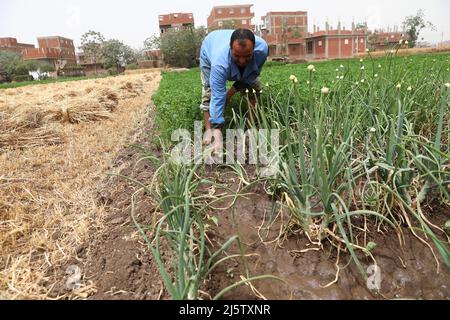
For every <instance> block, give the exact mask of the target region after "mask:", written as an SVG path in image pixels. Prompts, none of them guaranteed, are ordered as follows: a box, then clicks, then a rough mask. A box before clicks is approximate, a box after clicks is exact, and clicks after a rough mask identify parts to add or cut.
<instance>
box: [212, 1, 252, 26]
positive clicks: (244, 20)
mask: <svg viewBox="0 0 450 320" xmlns="http://www.w3.org/2000/svg"><path fill="white" fill-rule="evenodd" d="M252 7H253V5H252V4H242V5H232V6H216V7H213V8H212V10H211V13H210V15H209V17H208V22H207V24H208V29H209V30H213V29H220V28H223V27H224V26H227V25H232V26H233V27H234V28H247V29H250V30H253V31H254V30H255V25H254V24H253V22H252V20H253V18H254V17H255V13H254V12H253V11H252Z"/></svg>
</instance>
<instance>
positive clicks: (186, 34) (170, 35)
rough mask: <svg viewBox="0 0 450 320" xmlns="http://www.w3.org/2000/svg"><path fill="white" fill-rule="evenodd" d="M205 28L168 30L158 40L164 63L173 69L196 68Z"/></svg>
mask: <svg viewBox="0 0 450 320" xmlns="http://www.w3.org/2000/svg"><path fill="white" fill-rule="evenodd" d="M205 37H206V28H204V27H200V28H197V29H192V28H188V29H180V30H176V29H170V30H168V31H167V32H165V33H164V34H163V35H162V36H161V38H160V49H161V53H162V55H163V58H164V62H165V63H167V64H170V65H172V66H175V67H181V68H192V67H196V66H198V57H199V55H200V48H201V46H202V42H203V39H204V38H205Z"/></svg>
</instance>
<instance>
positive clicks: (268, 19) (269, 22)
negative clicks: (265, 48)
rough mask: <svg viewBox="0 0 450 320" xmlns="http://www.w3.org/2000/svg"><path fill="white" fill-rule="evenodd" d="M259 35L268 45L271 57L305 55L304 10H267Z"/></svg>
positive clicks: (305, 28) (306, 14) (305, 16)
mask: <svg viewBox="0 0 450 320" xmlns="http://www.w3.org/2000/svg"><path fill="white" fill-rule="evenodd" d="M262 22H263V24H262V27H261V36H262V37H263V39H264V40H266V41H267V44H268V45H269V53H270V56H271V57H272V58H275V57H283V56H284V57H289V58H290V59H296V58H297V59H302V58H303V57H304V56H305V37H306V36H307V34H308V13H307V12H306V11H282V12H268V13H267V14H266V15H265V16H263V17H262Z"/></svg>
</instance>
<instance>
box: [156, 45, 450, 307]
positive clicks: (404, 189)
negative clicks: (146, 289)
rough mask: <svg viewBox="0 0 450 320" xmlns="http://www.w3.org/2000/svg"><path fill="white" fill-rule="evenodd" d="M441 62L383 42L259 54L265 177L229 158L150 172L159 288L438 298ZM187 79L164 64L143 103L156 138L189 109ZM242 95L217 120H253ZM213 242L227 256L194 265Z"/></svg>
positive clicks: (443, 170) (444, 154) (442, 252)
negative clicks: (282, 58)
mask: <svg viewBox="0 0 450 320" xmlns="http://www.w3.org/2000/svg"><path fill="white" fill-rule="evenodd" d="M449 66H450V64H449V55H448V54H436V55H422V56H409V57H397V56H396V55H395V53H392V54H389V55H388V56H386V57H382V58H376V59H375V58H372V57H370V56H369V58H368V59H366V60H359V59H358V60H353V61H330V62H324V63H317V64H316V65H315V66H313V65H310V66H308V65H304V64H303V65H277V64H269V65H268V66H266V68H265V70H264V71H263V75H262V81H263V83H266V87H265V89H264V90H263V93H262V98H261V103H260V106H259V109H258V110H259V112H258V114H257V118H258V121H257V123H258V124H257V126H256V128H258V129H261V128H263V129H278V130H279V140H280V144H281V148H280V150H281V151H280V159H279V169H280V172H279V174H278V176H277V177H272V178H264V177H262V176H261V174H259V173H260V172H261V169H263V168H260V167H258V166H249V165H239V164H232V165H224V166H219V167H218V168H210V167H209V166H205V167H203V166H201V165H196V166H181V167H179V166H170V165H169V168H167V166H168V165H167V164H163V165H162V167H161V168H162V169H161V170H160V171H158V176H159V178H160V179H161V180H162V182H161V183H162V187H161V190H160V193H156V194H155V197H158V196H159V197H160V202H161V205H160V208H159V211H160V212H162V213H164V217H163V218H161V219H162V220H161V221H162V222H160V224H157V225H154V226H151V227H150V228H155V230H156V231H155V233H156V235H155V234H152V237H154V238H153V239H157V237H158V236H160V237H163V238H164V239H165V240H167V241H168V242H169V243H172V245H171V246H170V249H171V250H172V251H171V256H172V257H174V258H173V261H172V264H171V266H172V267H171V268H167V267H163V266H162V265H160V268H161V272H162V275H163V276H164V277H165V278H166V281H165V285H166V288H168V290H169V289H170V290H169V292H170V294H171V296H172V297H175V298H187V297H189V294H193V295H194V296H195V297H196V296H197V295H196V293H197V294H200V293H199V292H203V291H202V290H201V291H195V290H196V289H197V288H198V287H201V286H202V285H205V283H206V286H207V287H208V285H210V287H208V289H209V291H208V290H206V292H208V293H209V295H210V297H214V295H216V294H217V295H216V296H215V297H216V298H218V297H221V296H222V294H224V292H222V291H220V290H222V289H224V290H225V292H227V295H226V297H227V298H250V297H252V296H253V297H260V298H262V297H266V298H281V299H289V298H290V297H292V295H294V296H295V297H296V298H343V299H347V298H376V297H378V298H380V297H388V298H398V297H403V298H426V299H428V298H436V297H446V298H448V297H449V288H448V286H447V285H446V284H445V283H447V282H448V279H449V273H448V271H449V267H450V260H449V247H448V244H449V242H448V234H447V233H448V223H449V222H448V220H449V217H450V212H449V207H448V206H449V184H448V182H449V177H450V175H449V170H448V169H449V159H450V157H449V139H448V138H449V133H450V132H449V118H448V115H449V112H448V108H449V93H450V90H449V86H450V85H449V79H450V72H449ZM198 78H199V71H198V70H192V71H190V72H188V73H185V74H182V75H174V74H165V75H164V76H163V80H162V82H161V85H160V88H159V90H158V93H157V94H156V95H155V97H154V101H155V104H156V106H157V111H158V115H159V118H158V121H157V124H158V128H159V130H160V131H161V133H162V134H163V136H164V137H165V138H166V139H169V138H170V133H171V132H172V131H173V130H174V129H176V128H180V127H182V128H186V129H188V130H190V131H193V126H192V123H193V121H194V120H200V119H201V115H200V114H199V112H198V110H197V108H198V107H197V106H198V101H200V92H199V90H198V89H197V88H196V87H195V83H196V82H198V80H197V79H198ZM245 100H246V98H245V97H244V98H243V99H240V98H235V100H234V101H233V103H232V107H231V108H229V109H228V110H227V112H228V116H227V127H228V128H241V129H248V128H254V127H252V126H251V125H250V124H249V123H248V122H247V121H246V119H245V117H243V116H242V114H243V112H245V111H246V103H245ZM266 140H268V139H267V138H266ZM166 145H170V142H169V143H167V144H166ZM269 145H270V142H269ZM269 148H270V147H269ZM164 190H171V192H170V193H164V192H163V191H164ZM205 190H207V191H206V192H205ZM169 194H170V195H169ZM187 195H189V196H188V197H187ZM171 208H173V209H171ZM173 215H174V216H176V217H180V216H184V217H185V218H184V219H185V220H181V221H173V220H172V219H173V218H172V216H173ZM189 216H190V218H189ZM205 219H206V222H202V221H204V220H205ZM163 222H164V223H163ZM230 224H231V226H230ZM167 229H168V230H169V231H167ZM205 229H211V230H207V231H205ZM163 230H164V231H163ZM208 231H210V232H211V233H210V234H209V237H206V238H205V237H202V234H203V233H206V234H208ZM197 232H199V235H197V236H195V235H196V234H197ZM233 235H237V236H238V237H237V238H232V236H233ZM192 238H194V239H192ZM211 238H214V240H216V241H218V243H215V241H214V240H211ZM219 239H220V241H219ZM210 241H212V242H214V246H213V247H212V248H213V249H211V250H212V251H208V250H209V247H210V245H211V242H210ZM227 241H228V242H227ZM233 241H234V243H235V244H234V245H232V243H233ZM180 243H181V244H180ZM208 244H209V245H208ZM149 246H150V247H151V248H152V249H153V250H154V251H156V252H154V254H156V256H158V255H160V254H161V252H159V251H158V250H159V248H158V246H162V245H160V244H159V243H158V242H156V243H155V242H151V243H149ZM222 246H225V247H222ZM193 248H194V249H193ZM165 250H167V249H165ZM183 250H185V251H183ZM192 250H194V252H198V253H199V256H196V255H192V254H191V255H188V252H192ZM214 250H216V251H214ZM223 251H225V252H227V257H228V259H231V260H232V262H231V263H230V262H229V261H228V259H227V258H224V260H222V262H223V266H222V267H221V266H217V265H214V266H211V265H210V264H206V265H204V266H203V268H204V269H203V270H199V269H200V267H198V268H197V267H196V266H197V265H201V259H202V257H203V254H205V255H206V256H214V255H215V254H217V255H220V254H221V253H222V252H223ZM316 251H317V252H321V253H318V254H315V252H316ZM230 257H232V258H230ZM236 257H240V259H237V258H236ZM236 260H239V262H236ZM371 266H372V269H370V268H371ZM209 268H212V269H213V270H210V269H209ZM215 268H219V270H220V271H217V270H214V269H215ZM368 268H369V269H368ZM377 268H379V270H380V271H381V273H380V276H381V287H380V288H379V290H375V291H373V290H372V292H370V291H369V290H367V288H364V283H365V281H366V280H371V279H372V280H373V279H374V270H375V269H377ZM168 270H175V271H176V272H175V274H171V273H170V272H169V271H168ZM416 270H420V271H419V272H418V271H416ZM425 270H426V271H425ZM215 271H216V272H215ZM211 273H213V276H211ZM217 274H219V275H217ZM220 274H222V276H221V275H220ZM230 275H231V278H232V280H230V279H229V278H230V277H229V276H230ZM274 276H275V277H276V279H275V280H274V278H273V277H274ZM370 276H372V277H370ZM252 277H257V279H258V281H256V283H257V284H258V285H255V287H253V286H252V285H249V283H248V279H252ZM168 279H170V280H168ZM205 280H207V281H205ZM204 281H205V282H204ZM285 281H286V282H287V283H288V284H287V283H285ZM239 282H240V285H244V287H245V288H241V289H239V290H237V291H236V290H235V291H232V292H230V293H228V291H227V289H225V288H233V289H236V288H235V286H236V283H239ZM171 283H176V284H177V285H178V286H173V285H171ZM252 283H254V282H253V281H252ZM430 283H433V285H431V286H432V287H433V288H434V289H433V290H430ZM230 286H231V287H230ZM189 288H190V289H192V288H194V292H189V290H188V289H189ZM349 288H350V290H349Z"/></svg>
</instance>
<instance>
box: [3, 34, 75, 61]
mask: <svg viewBox="0 0 450 320" xmlns="http://www.w3.org/2000/svg"><path fill="white" fill-rule="evenodd" d="M38 44H39V48H36V47H35V46H34V45H32V44H25V43H19V42H17V39H16V38H0V50H6V51H12V52H16V53H18V54H20V55H21V56H22V57H23V59H24V60H39V61H43V62H46V63H49V64H51V65H53V66H54V67H59V68H64V67H65V66H76V65H77V60H76V56H75V47H74V45H73V40H71V39H68V38H63V37H59V36H55V37H40V38H38Z"/></svg>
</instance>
